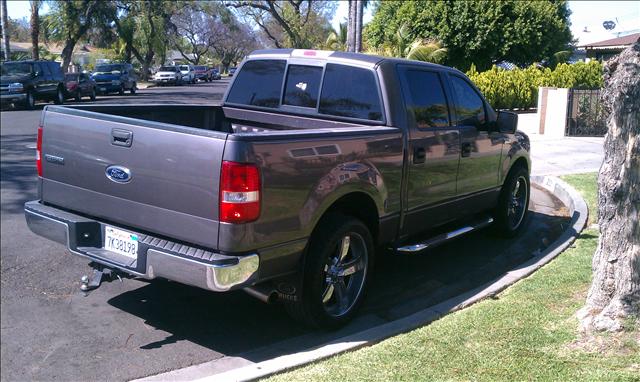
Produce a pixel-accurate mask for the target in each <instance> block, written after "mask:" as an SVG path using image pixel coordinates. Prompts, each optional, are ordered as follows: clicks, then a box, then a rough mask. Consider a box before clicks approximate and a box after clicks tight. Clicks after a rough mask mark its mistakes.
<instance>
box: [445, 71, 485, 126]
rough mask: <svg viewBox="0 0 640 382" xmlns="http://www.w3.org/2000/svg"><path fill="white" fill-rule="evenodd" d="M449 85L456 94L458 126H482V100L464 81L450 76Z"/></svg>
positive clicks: (483, 120) (483, 118) (483, 115)
mask: <svg viewBox="0 0 640 382" xmlns="http://www.w3.org/2000/svg"><path fill="white" fill-rule="evenodd" d="M451 85H452V86H453V91H454V92H455V93H456V102H455V105H456V114H457V116H458V125H475V126H479V125H483V124H484V123H485V120H486V117H485V113H484V103H483V102H482V98H480V96H479V95H478V93H476V91H475V90H474V89H473V88H472V87H471V85H469V84H468V83H467V81H465V80H464V79H462V78H460V77H457V76H451Z"/></svg>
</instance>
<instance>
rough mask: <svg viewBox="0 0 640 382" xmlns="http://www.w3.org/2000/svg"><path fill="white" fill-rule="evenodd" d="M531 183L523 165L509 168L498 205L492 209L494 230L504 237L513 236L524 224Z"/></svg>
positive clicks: (527, 210)
mask: <svg viewBox="0 0 640 382" xmlns="http://www.w3.org/2000/svg"><path fill="white" fill-rule="evenodd" d="M530 191H531V185H530V182H529V172H528V171H527V169H526V168H525V167H524V166H518V167H514V168H512V169H511V171H510V172H509V175H507V179H506V180H505V181H504V184H503V185H502V190H501V191H500V197H499V198H498V205H497V206H496V209H495V211H494V214H493V216H494V218H495V223H494V231H495V233H496V234H498V235H500V236H504V237H514V236H516V235H517V234H518V233H520V231H521V230H522V228H523V227H524V226H525V223H526V221H527V216H528V215H529V214H528V212H529V198H530Z"/></svg>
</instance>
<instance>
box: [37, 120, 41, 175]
mask: <svg viewBox="0 0 640 382" xmlns="http://www.w3.org/2000/svg"><path fill="white" fill-rule="evenodd" d="M36 169H37V170H38V176H40V177H42V126H38V140H37V141H36Z"/></svg>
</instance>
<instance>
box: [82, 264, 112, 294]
mask: <svg viewBox="0 0 640 382" xmlns="http://www.w3.org/2000/svg"><path fill="white" fill-rule="evenodd" d="M89 266H90V267H91V268H92V269H93V272H91V276H87V275H83V276H82V277H81V278H80V290H81V291H82V292H83V294H84V295H85V296H87V295H88V294H89V292H90V291H92V290H94V289H98V288H99V287H100V285H101V284H102V281H108V282H111V281H113V280H114V278H117V279H118V280H120V282H122V277H121V276H120V274H119V272H117V271H115V270H113V269H111V268H107V267H105V266H103V265H101V264H96V263H91V264H89Z"/></svg>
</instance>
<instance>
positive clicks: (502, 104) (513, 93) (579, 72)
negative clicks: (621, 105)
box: [467, 61, 603, 109]
mask: <svg viewBox="0 0 640 382" xmlns="http://www.w3.org/2000/svg"><path fill="white" fill-rule="evenodd" d="M467 75H468V76H469V78H470V79H471V80H472V81H473V82H474V83H475V84H476V86H477V87H478V89H480V91H482V93H483V94H484V96H485V97H486V98H487V100H488V101H489V103H490V104H491V105H492V106H493V107H494V108H495V109H515V108H519V109H528V108H531V107H535V106H536V104H537V102H538V87H540V86H550V87H558V88H579V89H598V88H601V87H602V85H603V82H602V64H601V63H600V62H598V61H590V62H588V63H585V62H578V63H575V64H560V65H558V66H556V68H555V69H554V70H551V69H549V68H544V69H539V68H538V67H536V66H535V65H531V66H529V67H528V68H525V69H519V68H516V69H513V70H505V69H500V68H498V67H496V66H495V65H494V66H493V67H492V68H491V69H490V70H487V71H486V72H482V73H478V72H477V71H476V68H475V66H474V65H472V66H471V69H469V71H468V72H467Z"/></svg>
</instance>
